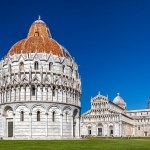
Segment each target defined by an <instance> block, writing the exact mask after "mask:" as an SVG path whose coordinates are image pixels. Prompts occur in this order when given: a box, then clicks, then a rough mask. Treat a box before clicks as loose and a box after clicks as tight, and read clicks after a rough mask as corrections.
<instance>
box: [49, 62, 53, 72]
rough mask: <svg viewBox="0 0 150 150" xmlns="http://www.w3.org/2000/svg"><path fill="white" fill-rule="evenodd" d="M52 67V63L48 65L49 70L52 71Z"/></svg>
mask: <svg viewBox="0 0 150 150" xmlns="http://www.w3.org/2000/svg"><path fill="white" fill-rule="evenodd" d="M52 66H53V63H52V62H50V63H49V70H52Z"/></svg>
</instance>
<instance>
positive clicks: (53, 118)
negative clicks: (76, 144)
mask: <svg viewBox="0 0 150 150" xmlns="http://www.w3.org/2000/svg"><path fill="white" fill-rule="evenodd" d="M52 121H53V122H55V111H53V113H52Z"/></svg>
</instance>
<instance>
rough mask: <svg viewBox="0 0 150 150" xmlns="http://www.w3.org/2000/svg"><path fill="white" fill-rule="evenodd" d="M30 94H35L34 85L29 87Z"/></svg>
mask: <svg viewBox="0 0 150 150" xmlns="http://www.w3.org/2000/svg"><path fill="white" fill-rule="evenodd" d="M31 94H32V96H35V86H32V88H31Z"/></svg>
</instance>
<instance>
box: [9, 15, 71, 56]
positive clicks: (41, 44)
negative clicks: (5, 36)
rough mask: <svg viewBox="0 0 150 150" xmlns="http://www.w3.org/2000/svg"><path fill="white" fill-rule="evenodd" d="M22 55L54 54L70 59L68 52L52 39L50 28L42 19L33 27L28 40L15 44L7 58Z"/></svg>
mask: <svg viewBox="0 0 150 150" xmlns="http://www.w3.org/2000/svg"><path fill="white" fill-rule="evenodd" d="M21 53H22V54H25V53H48V54H50V53H53V54H54V55H57V56H65V57H70V54H69V53H68V51H66V50H64V49H63V47H62V46H61V45H60V44H58V43H57V42H56V41H55V40H54V39H52V37H51V34H50V30H49V28H48V27H47V25H46V24H45V22H44V21H42V20H41V19H40V17H39V19H38V20H36V21H35V22H34V23H33V24H32V25H31V27H30V29H29V33H28V36H27V38H25V39H23V40H21V41H19V42H17V43H16V44H14V45H13V46H12V47H11V49H10V50H9V52H8V54H7V57H9V56H11V55H14V54H21Z"/></svg>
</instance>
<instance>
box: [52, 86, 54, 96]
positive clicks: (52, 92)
mask: <svg viewBox="0 0 150 150" xmlns="http://www.w3.org/2000/svg"><path fill="white" fill-rule="evenodd" d="M52 94H53V96H55V87H53V91H52Z"/></svg>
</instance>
